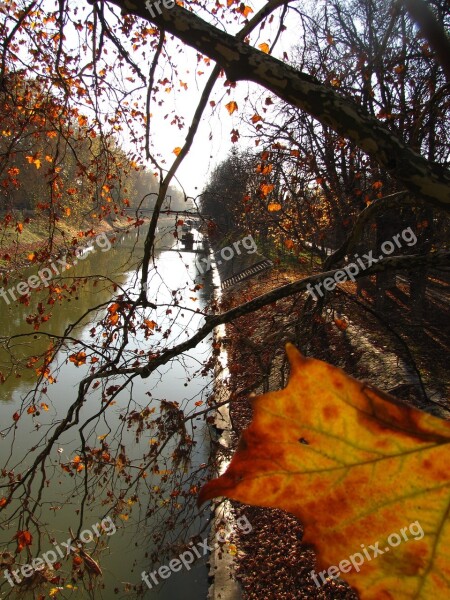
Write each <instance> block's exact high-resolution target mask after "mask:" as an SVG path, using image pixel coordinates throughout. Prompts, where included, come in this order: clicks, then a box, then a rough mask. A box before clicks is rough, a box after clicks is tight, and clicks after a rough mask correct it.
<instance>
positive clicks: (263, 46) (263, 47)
mask: <svg viewBox="0 0 450 600" xmlns="http://www.w3.org/2000/svg"><path fill="white" fill-rule="evenodd" d="M258 48H259V49H260V50H261V52H264V53H265V54H269V52H270V47H269V44H266V42H263V43H262V44H259V46H258Z"/></svg>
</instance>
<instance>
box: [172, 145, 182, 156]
mask: <svg viewBox="0 0 450 600" xmlns="http://www.w3.org/2000/svg"><path fill="white" fill-rule="evenodd" d="M172 152H173V153H174V154H175V155H176V156H178V155H179V154H180V152H181V148H180V146H177V147H176V148H174V149H173V150H172Z"/></svg>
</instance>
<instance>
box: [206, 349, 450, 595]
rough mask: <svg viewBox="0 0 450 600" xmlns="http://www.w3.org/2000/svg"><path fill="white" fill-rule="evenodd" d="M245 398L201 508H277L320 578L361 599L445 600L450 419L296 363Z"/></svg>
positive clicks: (449, 557)
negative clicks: (235, 440) (239, 428)
mask: <svg viewBox="0 0 450 600" xmlns="http://www.w3.org/2000/svg"><path fill="white" fill-rule="evenodd" d="M287 354H288V357H289V361H290V364H291V375H290V378H289V383H288V385H287V387H286V388H285V389H284V390H281V391H278V392H270V393H268V394H265V395H263V396H259V397H256V398H255V399H254V400H253V410H254V413H253V420H252V423H251V425H250V427H249V428H248V429H247V430H246V431H245V432H244V433H243V435H242V438H241V440H240V443H239V446H238V449H237V451H236V453H235V455H234V457H233V459H232V461H231V463H230V465H229V467H228V469H227V471H226V472H225V473H224V474H223V475H222V476H221V477H219V478H218V479H215V480H213V481H210V482H208V483H207V484H206V485H205V486H204V487H203V489H202V490H201V492H200V496H199V502H200V503H202V502H204V501H205V500H208V499H211V498H214V497H217V496H227V497H228V498H232V499H235V500H239V501H241V502H245V503H248V504H256V505H260V506H271V507H276V508H282V509H284V510H286V511H289V512H291V513H293V514H294V515H296V516H297V517H298V518H299V519H300V520H301V521H302V522H303V523H304V526H305V536H304V541H305V543H309V544H312V545H313V546H314V547H315V548H316V550H317V553H318V564H319V565H320V569H323V570H325V571H322V575H320V574H318V573H314V572H313V573H312V576H313V580H314V581H315V582H316V584H317V585H318V586H320V585H321V584H322V583H323V581H324V580H326V578H327V577H329V576H331V577H335V576H340V577H342V578H343V579H346V580H347V581H348V582H349V583H350V584H351V585H352V586H353V587H354V588H355V589H356V590H357V591H358V592H359V594H360V597H361V598H362V599H364V600H384V599H394V598H395V600H403V599H405V600H406V599H408V600H411V599H417V600H419V599H420V600H430V599H431V600H439V599H444V598H445V599H448V598H450V521H449V519H448V516H449V507H450V485H449V461H448V457H449V442H450V423H447V422H446V421H443V420H441V419H438V418H437V417H433V416H431V415H429V414H426V413H424V412H422V411H419V410H417V409H414V408H410V407H407V406H404V405H401V404H399V403H398V402H397V401H396V400H395V398H393V397H391V396H388V395H387V394H384V393H383V392H381V391H379V390H377V389H375V388H373V387H371V386H368V385H367V384H364V383H362V382H360V381H357V380H355V379H353V378H351V377H349V376H348V375H346V374H345V373H344V372H343V371H342V370H341V369H338V368H336V367H333V366H331V365H329V364H327V363H324V362H322V361H319V360H316V359H312V358H305V357H303V356H302V355H301V354H300V353H299V352H298V350H296V348H295V347H294V346H292V345H291V344H288V346H287Z"/></svg>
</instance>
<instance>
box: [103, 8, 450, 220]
mask: <svg viewBox="0 0 450 600" xmlns="http://www.w3.org/2000/svg"><path fill="white" fill-rule="evenodd" d="M91 3H92V0H91ZM108 3H109V4H114V5H116V6H118V7H119V8H120V9H122V11H123V12H124V13H129V14H134V15H137V16H140V17H142V18H143V19H145V20H147V21H151V22H152V23H154V24H155V25H157V26H159V27H161V28H163V29H164V30H165V31H166V32H169V33H171V34H173V35H174V36H175V37H177V38H178V39H180V40H181V41H183V42H185V43H186V44H188V45H189V46H191V47H192V48H195V49H196V50H198V51H199V52H201V53H202V54H205V55H207V56H209V57H210V58H212V59H213V60H215V61H216V62H217V63H218V64H219V65H220V66H221V67H222V68H223V69H224V70H225V72H226V74H227V77H228V79H230V80H231V81H244V80H245V81H253V82H254V83H257V84H259V85H261V86H263V87H265V88H266V89H267V90H269V91H271V92H273V93H274V94H276V95H277V96H278V97H279V98H281V99H282V100H284V101H285V102H287V103H289V104H291V105H292V106H296V107H297V108H300V109H302V110H304V111H306V112H307V113H309V114H310V115H312V116H313V117H315V118H316V119H317V120H318V121H320V122H321V123H322V124H324V125H326V126H328V127H331V128H332V129H333V130H334V131H336V132H337V133H338V134H339V135H342V136H343V137H345V138H348V139H350V140H351V141H352V142H354V143H355V144H356V145H357V146H358V147H360V148H361V149H362V150H364V151H365V152H366V153H367V154H368V155H369V156H371V157H372V158H373V159H374V160H376V161H377V162H378V163H379V164H380V165H382V166H383V167H384V168H385V169H386V170H387V171H388V172H389V173H390V174H391V175H392V176H393V177H395V178H396V179H398V180H399V181H401V182H402V183H403V185H404V186H405V187H406V188H407V189H408V190H409V191H410V192H412V193H413V194H415V195H418V196H421V197H423V198H425V199H426V200H428V202H429V203H430V204H432V205H434V206H436V207H440V208H444V209H445V210H450V171H449V170H448V169H445V168H444V167H443V166H441V165H438V164H436V163H431V162H429V161H427V160H426V159H425V158H424V157H423V156H421V155H419V154H417V153H416V152H415V151H414V150H412V149H411V148H410V147H408V146H407V145H406V144H405V143H404V142H403V141H402V140H401V139H399V138H398V137H397V136H396V135H395V134H393V133H392V132H390V131H389V130H388V129H387V128H386V127H385V126H384V125H383V124H382V123H381V122H380V121H378V120H377V119H376V118H374V117H371V116H370V115H368V114H366V113H365V112H364V111H363V110H362V109H361V108H359V107H358V106H357V105H356V103H354V102H353V101H351V100H350V99H348V98H345V97H344V96H342V95H340V94H338V93H337V92H336V91H334V90H333V89H331V88H328V87H326V86H325V85H323V84H322V83H320V82H319V81H318V80H317V79H316V78H315V77H311V76H310V75H308V74H306V73H302V72H300V71H297V70H296V69H294V68H293V67H291V66H289V65H287V64H285V63H283V62H282V61H280V60H278V59H276V58H274V57H272V56H270V55H268V54H265V53H263V52H261V51H260V50H257V49H255V48H253V47H252V46H250V45H248V44H246V43H245V42H243V41H240V40H238V39H237V38H236V37H235V36H232V35H229V34H228V33H225V32H224V31H221V30H220V29H218V28H217V27H214V26H213V25H210V24H209V23H207V22H206V21H204V20H203V19H201V18H199V17H197V16H196V15H195V14H193V13H191V12H189V11H187V10H186V9H184V8H182V7H180V6H175V7H173V8H172V9H170V10H167V9H165V8H163V7H161V10H162V12H161V14H156V16H155V17H153V16H152V15H150V12H149V11H148V10H147V8H146V6H145V3H144V2H143V1H142V2H138V3H135V2H131V1H129V0H108ZM154 12H156V11H154Z"/></svg>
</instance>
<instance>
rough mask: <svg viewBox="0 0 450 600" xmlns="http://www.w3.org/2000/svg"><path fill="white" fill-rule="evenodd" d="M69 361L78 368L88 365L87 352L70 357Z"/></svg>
mask: <svg viewBox="0 0 450 600" xmlns="http://www.w3.org/2000/svg"><path fill="white" fill-rule="evenodd" d="M69 361H70V362H72V363H73V364H74V365H75V366H76V367H80V366H81V365H84V364H86V352H83V351H81V352H77V354H72V356H69Z"/></svg>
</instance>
